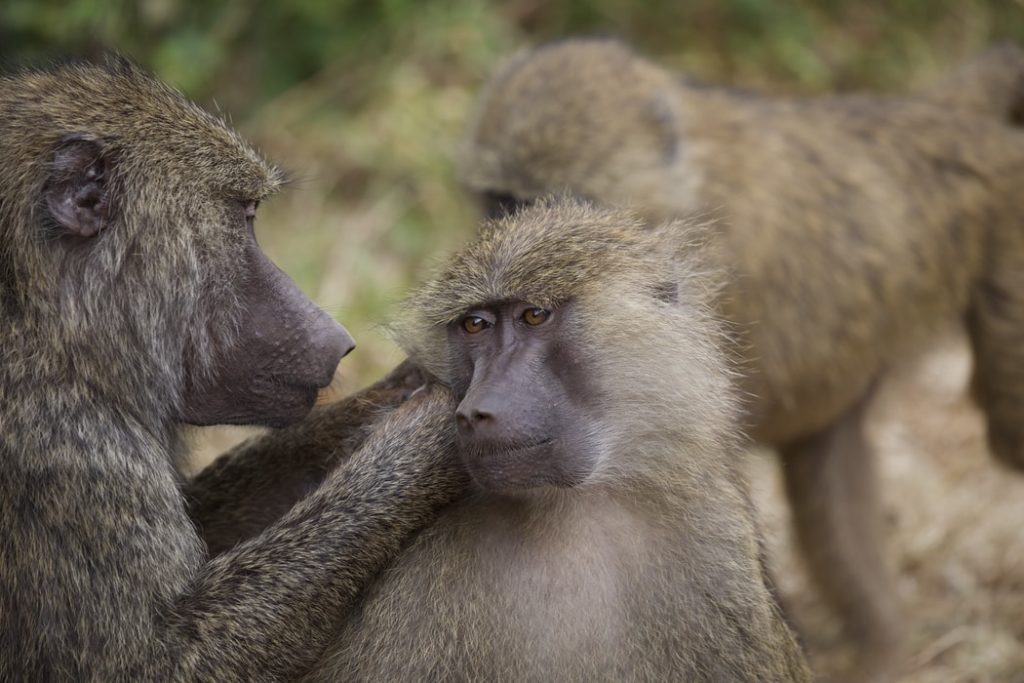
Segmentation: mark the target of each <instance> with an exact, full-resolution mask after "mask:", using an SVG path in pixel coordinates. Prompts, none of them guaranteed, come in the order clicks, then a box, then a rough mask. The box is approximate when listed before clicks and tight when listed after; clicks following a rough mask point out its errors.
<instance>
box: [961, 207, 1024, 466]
mask: <svg viewBox="0 0 1024 683" xmlns="http://www.w3.org/2000/svg"><path fill="white" fill-rule="evenodd" d="M1014 227H1015V229H1014V230H1010V229H1006V230H1004V231H1002V232H1004V233H1005V235H1006V237H1005V239H1004V240H1002V241H1003V242H1004V243H1002V244H999V245H998V246H996V247H995V248H993V253H992V255H991V262H990V263H989V264H988V266H987V273H986V275H985V277H984V280H983V282H982V283H980V284H979V285H978V286H977V288H976V289H975V291H974V295H973V298H972V302H971V310H970V312H969V313H968V316H967V329H968V332H969V333H970V337H971V347H972V350H973V352H974V377H973V382H972V384H973V386H972V389H973V393H974V396H975V398H976V399H977V401H978V403H979V405H980V406H981V408H982V410H983V411H984V412H985V417H986V421H987V423H988V442H989V447H990V448H991V449H992V453H993V454H994V455H995V456H996V457H997V458H999V459H1000V460H1001V461H1003V462H1005V463H1007V464H1009V465H1011V466H1013V467H1015V468H1017V469H1024V229H1022V228H1024V226H1020V225H1018V226H1014Z"/></svg>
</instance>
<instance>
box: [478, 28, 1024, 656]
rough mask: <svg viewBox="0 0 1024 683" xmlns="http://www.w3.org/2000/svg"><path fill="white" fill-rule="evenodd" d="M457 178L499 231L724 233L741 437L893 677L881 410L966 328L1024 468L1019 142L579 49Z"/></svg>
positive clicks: (541, 67)
mask: <svg viewBox="0 0 1024 683" xmlns="http://www.w3.org/2000/svg"><path fill="white" fill-rule="evenodd" d="M461 177H462V179H463V181H464V182H465V184H466V185H467V186H468V187H469V188H470V189H471V190H472V191H473V192H475V193H477V194H478V195H479V196H480V197H481V199H482V200H483V202H484V203H485V205H486V206H487V209H488V210H489V211H491V212H492V213H494V214H501V213H505V212H507V211H508V210H509V208H510V207H514V206H515V205H517V204H521V203H524V202H528V201H530V200H531V199H532V198H534V197H537V196H539V195H541V194H544V193H547V192H550V191H569V192H573V193H577V194H580V195H584V196H587V197H590V198H593V199H596V200H599V201H603V202H607V203H611V204H622V205H632V206H635V207H637V208H638V209H639V210H641V211H642V212H644V213H645V214H647V215H648V216H649V217H651V218H654V219H657V220H661V219H663V218H665V217H667V216H674V215H679V214H681V213H686V212H692V211H695V210H696V211H703V212H705V213H706V214H707V215H708V216H710V217H712V218H714V219H716V220H717V230H716V231H715V232H716V237H715V244H714V246H713V248H712V251H714V252H715V253H716V254H717V258H718V259H719V263H720V264H721V266H722V267H723V268H725V269H727V270H728V271H729V273H730V275H729V277H728V278H727V279H728V280H729V282H728V284H727V286H726V288H725V291H724V292H723V296H722V298H721V302H720V306H721V308H720V310H721V312H722V314H723V315H724V316H725V317H726V318H727V319H728V320H729V321H731V322H732V323H733V326H732V329H733V330H734V332H735V344H734V348H735V350H736V354H737V356H738V357H739V358H740V359H741V361H740V362H741V369H742V371H743V373H744V374H745V376H746V383H745V386H744V388H745V389H746V392H745V393H746V395H748V396H750V397H751V398H750V400H749V401H747V405H746V412H747V424H748V427H749V430H750V433H751V434H752V435H753V436H754V437H755V438H756V439H757V440H758V441H760V442H762V443H765V444H770V445H773V446H775V447H777V448H778V449H779V450H780V451H781V454H782V457H783V462H784V468H783V469H784V473H785V478H786V484H787V489H788V497H789V500H790V502H791V503H792V506H793V511H794V516H795V521H796V528H797V532H798V536H799V540H800V542H801V545H802V548H803V552H804V554H805V556H806V557H807V559H808V561H809V564H810V568H811V570H812V572H813V574H814V576H815V578H816V580H817V582H818V583H819V585H820V586H821V588H822V589H823V590H824V592H825V593H826V594H827V596H828V598H829V599H830V600H831V602H832V603H833V605H834V606H835V607H836V608H838V610H839V611H840V613H841V615H842V617H843V619H844V620H845V625H846V626H847V628H848V630H849V632H850V634H851V635H852V636H853V642H855V643H856V644H858V646H859V648H860V651H861V652H862V653H863V655H864V657H863V658H862V659H861V662H860V664H859V665H858V666H859V667H860V670H861V672H862V673H863V675H865V676H868V675H869V672H870V670H871V669H873V668H875V667H878V668H879V669H882V668H885V667H886V666H887V661H889V660H891V658H892V656H893V655H895V654H896V652H897V649H898V648H897V644H898V643H899V641H900V634H901V628H900V624H899V618H898V614H897V607H896V606H897V601H896V600H895V599H894V596H893V591H892V587H891V581H890V580H889V579H888V578H887V576H886V572H885V570H884V562H883V559H882V557H883V556H882V554H881V551H880V546H879V544H880V540H879V530H878V528H877V527H878V524H879V520H878V512H877V509H876V507H877V506H876V501H875V488H876V487H875V483H874V477H873V466H872V458H871V455H870V453H869V452H868V448H867V444H866V443H865V440H864V434H863V427H864V424H863V418H864V406H865V404H866V401H867V400H868V397H869V396H870V394H871V390H872V388H873V387H874V386H876V384H877V383H878V380H879V378H880V377H882V376H883V375H884V374H885V371H886V369H887V368H888V367H889V366H890V365H891V364H893V363H895V362H897V361H898V359H899V358H900V356H901V355H902V354H905V353H908V352H911V351H913V350H915V349H917V348H919V347H920V346H921V345H923V344H924V343H926V342H927V340H928V338H929V336H930V335H931V334H932V333H933V332H934V331H935V330H937V329H941V328H942V327H943V326H944V324H945V323H946V321H949V320H957V319H964V318H965V319H966V320H967V321H968V324H969V330H970V334H971V339H972V343H973V347H974V352H975V359H976V364H977V365H976V371H975V389H976V394H977V396H978V398H979V399H980V403H981V405H982V406H983V407H984V409H985V412H986V414H987V417H988V426H989V439H990V442H991V445H992V449H993V451H994V452H995V454H996V455H997V456H998V457H1000V458H1001V459H1002V460H1004V461H1006V462H1008V463H1011V464H1013V465H1015V466H1017V467H1021V466H1024V447H1022V444H1024V230H1022V229H1021V221H1022V219H1021V215H1022V212H1024V194H1022V192H1021V187H1024V137H1022V134H1021V132H1019V131H1018V130H1015V129H1013V128H1011V127H1009V126H1006V125H1002V124H1001V123H999V122H998V121H996V120H994V117H991V116H988V117H982V116H976V115H973V114H972V113H970V112H964V111H958V110H956V109H955V108H952V107H948V106H936V104H934V103H933V102H928V101H926V100H925V99H923V98H918V99H914V98H909V97H908V98H895V97H888V98H885V97H871V96H827V97H817V98H770V97H762V96H757V95H752V94H749V93H744V94H740V93H735V92H732V91H729V90H727V89H719V88H714V87H704V86H693V85H690V84H688V83H687V82H685V81H683V80H681V79H679V78H678V77H677V76H676V75H674V74H671V73H669V72H667V71H665V70H664V69H662V68H660V67H658V66H656V65H655V64H653V63H651V62H648V61H646V60H644V59H641V58H639V57H637V56H636V55H635V54H633V53H632V52H631V51H630V50H629V49H628V48H626V47H624V46H623V45H621V44H619V43H617V42H614V41H603V40H576V41H567V42H562V43H558V44H555V45H551V46H548V47H543V48H540V49H537V50H535V51H533V52H529V53H525V54H520V55H518V56H516V57H514V58H512V59H511V60H510V61H509V62H508V63H507V64H506V65H505V66H504V67H503V68H502V69H500V70H499V72H498V73H497V74H496V75H495V76H494V77H493V78H492V79H491V81H490V83H489V85H488V86H487V87H486V90H485V92H484V94H483V97H482V102H481V104H480V107H479V110H478V113H477V115H476V117H475V120H474V121H473V122H472V125H471V127H470V130H469V133H468V135H467V137H466V140H465V146H464V149H463V150H462V154H461ZM637 334H638V337H637V345H638V346H639V345H642V344H644V343H647V341H648V339H649V337H648V336H647V335H642V334H641V333H639V332H638V333H637Z"/></svg>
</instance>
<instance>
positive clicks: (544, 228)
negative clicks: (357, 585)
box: [311, 201, 809, 682]
mask: <svg viewBox="0 0 1024 683" xmlns="http://www.w3.org/2000/svg"><path fill="white" fill-rule="evenodd" d="M693 237H694V229H693V228H692V227H689V226H688V225H687V224H684V223H678V222H677V223H671V224H668V225H666V226H663V227H662V228H660V229H657V230H652V229H648V228H646V227H645V226H644V225H643V224H642V222H641V221H639V220H638V219H637V218H636V217H635V216H633V215H631V214H629V213H626V212H622V211H611V210H607V209H597V208H594V207H592V206H588V205H584V204H580V203H566V202H563V201H552V202H544V203H542V204H541V205H540V206H538V207H535V208H533V209H531V210H528V211H526V212H524V213H522V214H520V215H518V216H517V217H516V218H515V219H510V220H505V221H499V222H494V223H490V224H488V225H486V226H485V227H484V229H483V230H482V232H481V236H480V237H479V238H478V239H477V240H476V241H475V242H474V243H472V244H471V245H470V246H468V247H467V248H466V249H464V250H463V251H462V252H460V253H459V254H458V255H457V256H455V257H454V258H453V259H452V260H451V261H450V262H449V264H448V266H447V267H446V268H445V269H444V271H443V273H442V274H441V275H440V276H439V277H438V278H437V279H436V280H434V281H432V282H430V283H429V284H427V285H426V286H424V287H423V288H422V289H421V290H420V291H419V292H418V293H417V294H415V295H414V296H413V297H411V299H410V301H409V305H408V307H407V315H406V316H405V318H404V319H403V320H402V321H401V322H400V323H399V324H398V325H397V326H396V329H397V330H398V336H399V339H400V341H402V343H403V344H404V346H405V347H406V350H407V351H409V352H410V355H411V357H412V358H413V359H414V360H415V361H416V362H418V363H421V364H422V365H423V366H425V367H427V368H429V369H430V370H432V371H433V372H436V373H437V374H439V375H440V376H441V377H443V378H444V379H445V380H446V381H448V382H452V383H453V384H455V385H456V386H459V385H462V386H464V385H465V384H466V383H467V382H466V379H465V378H462V377H458V376H455V375H453V374H452V373H453V372H454V371H453V369H452V368H451V367H449V364H448V351H447V342H446V341H445V340H446V332H445V328H446V325H447V324H448V323H450V322H451V321H453V320H454V319H456V318H457V317H459V316H460V315H461V314H462V313H464V311H465V310H466V309H472V308H473V307H477V306H481V305H485V304H488V303H489V302H496V301H506V300H523V301H527V302H530V303H532V304H537V305H544V306H557V305H558V304H560V303H564V302H566V301H569V300H571V301H572V302H573V307H574V308H573V310H574V311H578V313H579V317H578V318H573V320H574V322H573V324H572V325H573V335H574V339H573V340H572V344H573V345H574V346H576V347H577V351H578V353H579V355H574V357H576V358H578V359H580V360H579V362H581V363H584V364H585V366H584V367H585V368H586V369H585V370H584V374H585V375H586V376H588V377H589V378H590V379H591V380H592V382H593V385H594V387H595V388H594V389H593V391H592V392H591V393H590V395H589V396H588V397H586V398H584V397H582V396H580V397H578V398H579V400H581V401H597V402H599V404H600V409H599V414H600V415H601V417H600V419H599V420H597V421H596V422H595V423H594V424H593V426H592V429H593V430H596V431H597V433H599V434H600V438H599V442H600V443H602V444H603V445H602V446H601V447H600V451H601V452H600V453H599V454H598V465H597V466H596V470H595V471H594V472H593V473H592V474H591V475H590V476H589V478H587V479H586V480H584V482H583V483H581V484H578V485H576V486H574V487H572V488H557V487H543V488H534V489H529V490H527V491H524V492H519V493H517V494H513V495H504V494H495V493H490V492H488V491H485V490H483V489H481V490H478V491H477V492H476V493H474V494H473V495H472V496H471V497H470V498H468V499H467V500H465V501H464V502H462V503H459V504H457V505H455V506H454V507H452V508H450V509H449V510H447V511H446V512H445V513H443V514H442V516H441V517H440V518H439V520H438V521H437V522H436V523H435V524H433V525H432V526H431V527H430V528H429V529H427V530H426V531H424V532H423V533H422V534H420V535H419V536H418V537H417V538H416V539H415V540H414V541H413V542H412V544H411V545H410V546H409V547H407V548H406V549H405V551H404V552H403V554H402V556H401V557H400V558H399V560H398V562H396V564H395V565H394V566H392V567H391V568H390V569H389V570H387V572H386V573H385V574H384V575H383V576H382V577H381V579H380V580H379V581H378V582H376V583H375V585H374V586H373V587H372V588H371V590H370V592H369V594H368V595H367V597H366V599H365V601H364V603H363V605H362V607H361V610H360V611H359V613H358V614H355V615H353V616H352V617H351V618H349V619H347V620H346V621H345V623H344V624H343V626H342V628H341V631H340V633H339V636H338V639H337V641H336V643H335V645H334V647H332V648H331V650H330V653H329V655H328V658H327V660H325V662H323V663H322V665H321V666H320V668H319V669H318V670H317V671H316V672H314V674H313V675H312V676H311V678H312V679H313V680H345V681H386V680H482V681H483V680H486V681H520V680H531V681H534V680H535V681H548V680H550V681H554V680H557V681H594V680H637V681H666V680H679V681H779V682H781V681H806V680H809V673H808V671H807V668H806V664H805V663H804V661H803V657H802V654H801V653H800V651H799V648H798V646H797V645H796V643H795V641H794V639H793V636H792V634H791V633H790V631H789V629H788V628H787V626H786V625H785V623H784V621H783V620H782V618H781V616H780V613H779V611H778V609H777V606H776V604H775V602H774V600H773V598H772V596H771V594H770V591H769V590H768V587H767V586H766V580H765V576H764V574H763V571H762V565H761V561H760V544H759V537H758V532H757V529H756V525H755V522H754V519H753V514H752V511H751V509H750V505H749V501H748V497H747V492H746V489H745V486H744V483H743V480H742V477H741V475H740V473H739V470H740V462H739V459H738V457H737V445H738V444H737V441H736V437H735V434H736V423H735V416H736V404H735V402H734V400H733V398H732V392H731V390H730V382H729V372H728V371H727V369H726V365H725V361H724V359H723V357H722V355H721V353H720V351H719V347H720V341H721V339H720V335H719V333H718V332H717V331H716V325H715V324H714V323H713V321H712V319H711V318H710V317H709V313H708V308H707V305H706V302H707V301H708V299H709V298H710V296H711V295H712V293H713V289H714V288H713V285H711V284H710V283H711V282H713V281H712V280H711V279H710V278H709V277H708V276H707V274H706V273H704V272H702V270H703V269H702V267H701V265H700V264H701V261H700V260H699V256H698V255H696V251H697V250H695V249H694V248H693V246H692V244H693ZM667 284H671V285H673V286H674V290H673V291H675V292H676V293H677V296H675V297H670V298H671V299H672V300H666V297H664V296H663V294H664V292H665V291H666V285H667ZM638 334H643V335H644V336H645V343H644V344H637V343H636V337H637V335H638ZM452 419H453V420H454V414H453V415H452Z"/></svg>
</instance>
